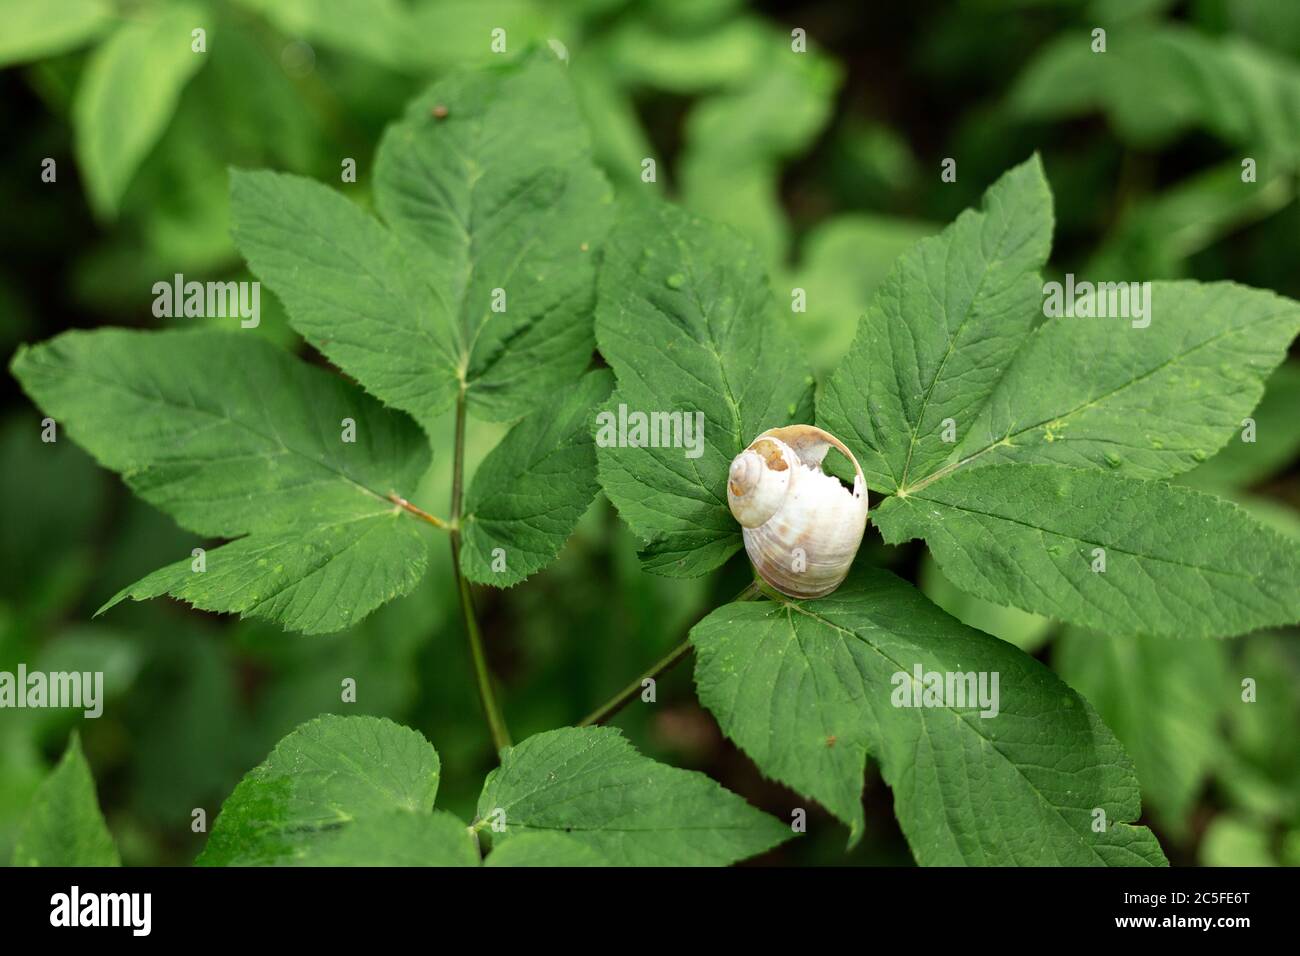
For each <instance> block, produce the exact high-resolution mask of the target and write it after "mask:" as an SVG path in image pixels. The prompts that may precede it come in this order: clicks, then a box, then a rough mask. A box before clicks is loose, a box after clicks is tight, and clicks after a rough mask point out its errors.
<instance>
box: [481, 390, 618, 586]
mask: <svg viewBox="0 0 1300 956" xmlns="http://www.w3.org/2000/svg"><path fill="white" fill-rule="evenodd" d="M613 386H614V377H613V376H612V375H611V374H610V373H609V372H608V371H606V370H600V371H595V372H591V373H589V374H587V375H585V376H583V378H582V379H581V380H580V381H579V382H578V384H577V385H576V386H574V387H573V388H570V389H566V390H565V391H563V392H561V393H560V394H559V395H558V396H557V397H556V399H554V400H552V401H550V402H547V403H546V404H545V405H544V406H543V407H542V408H540V409H538V410H537V411H536V412H534V413H533V414H531V415H529V416H528V417H527V418H525V419H523V420H522V421H521V422H519V424H517V425H515V426H514V428H512V429H511V430H510V432H509V433H508V434H507V435H506V437H505V438H503V439H502V440H501V444H499V445H498V446H497V447H496V448H494V449H492V451H491V452H490V453H489V454H488V456H487V458H485V459H484V460H483V463H482V464H481V465H479V467H478V470H477V471H476V472H475V473H474V481H473V482H472V483H471V484H470V487H469V492H468V494H467V495H466V496H465V509H464V513H463V514H462V516H461V534H462V540H463V542H464V543H463V546H462V549H461V556H460V564H461V569H462V570H463V571H464V572H465V576H466V577H467V578H469V579H470V580H472V581H478V582H479V583H481V584H494V585H496V586H497V587H510V586H512V585H515V584H518V583H519V582H520V581H522V580H524V579H525V578H526V577H528V576H529V575H530V574H533V573H534V572H535V571H538V570H540V569H541V568H543V567H545V566H546V565H547V564H550V563H551V561H553V560H554V559H555V556H556V555H557V554H558V553H559V551H560V548H561V547H563V546H564V542H565V541H566V540H567V539H568V537H569V535H570V534H571V533H572V532H573V529H574V526H575V525H577V523H578V519H579V518H581V517H582V514H583V512H584V511H586V510H587V508H588V507H589V506H590V505H591V501H592V499H593V498H595V497H596V491H597V487H598V486H597V484H596V449H595V445H594V443H593V441H592V436H591V423H592V419H593V418H594V416H595V413H596V406H597V405H598V404H600V403H602V402H604V401H605V399H606V398H608V397H609V392H610V389H611V388H613ZM498 557H499V558H500V559H501V560H500V562H498V561H497V558H498ZM497 568H501V570H497Z"/></svg>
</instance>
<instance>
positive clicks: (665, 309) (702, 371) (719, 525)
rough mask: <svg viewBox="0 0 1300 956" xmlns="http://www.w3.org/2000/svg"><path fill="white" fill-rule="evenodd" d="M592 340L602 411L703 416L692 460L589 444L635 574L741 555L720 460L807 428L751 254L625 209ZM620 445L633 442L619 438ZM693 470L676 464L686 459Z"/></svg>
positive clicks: (805, 388)
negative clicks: (764, 438)
mask: <svg viewBox="0 0 1300 956" xmlns="http://www.w3.org/2000/svg"><path fill="white" fill-rule="evenodd" d="M596 335H597V338H598V339H599V343H600V351H601V354H602V355H603V356H604V357H605V358H606V360H607V361H608V362H609V364H610V365H611V366H612V367H613V369H614V373H615V375H616V377H617V379H618V389H617V391H616V392H615V393H614V395H613V397H612V398H611V399H610V400H609V404H608V405H607V406H606V409H607V410H609V411H610V412H611V413H612V414H614V415H615V416H616V417H620V416H619V413H620V406H623V407H625V410H626V412H627V413H628V414H643V415H646V416H649V415H651V414H652V413H660V414H667V415H674V414H676V415H679V416H683V417H684V418H689V419H690V421H691V422H694V421H695V416H696V413H701V414H702V415H703V440H702V443H701V444H700V446H699V447H698V448H697V449H694V450H693V449H689V448H683V447H664V446H665V445H669V446H670V445H671V444H672V442H671V440H666V441H665V440H664V436H660V440H659V442H658V444H659V447H632V446H631V445H630V442H625V443H623V444H620V443H619V442H618V441H615V442H612V443H609V445H608V447H606V446H605V445H604V444H602V443H598V445H600V447H598V449H597V459H598V461H599V473H600V484H601V487H602V488H603V489H604V490H605V493H606V495H608V496H609V499H610V500H611V501H612V502H613V503H614V505H615V507H617V508H618V511H619V514H620V515H621V516H622V517H623V520H625V521H626V522H627V523H628V525H629V526H631V528H632V530H633V531H634V532H635V533H636V534H637V535H638V536H640V537H641V538H642V539H643V540H645V541H646V542H647V545H646V547H645V549H644V550H643V551H642V561H643V563H644V565H645V567H646V568H647V569H649V570H651V571H655V572H658V573H660V574H667V575H672V576H676V577H691V576H696V575H700V574H704V573H705V572H707V571H711V570H713V569H714V568H716V567H718V566H719V565H721V564H722V563H723V562H724V561H725V560H726V559H727V558H728V557H730V556H731V555H732V554H734V553H735V552H736V550H737V549H738V548H739V547H740V545H741V539H740V527H739V525H737V524H736V521H735V519H734V518H733V517H732V516H731V512H730V511H729V510H728V508H727V497H726V480H727V469H728V468H729V467H730V464H731V460H732V458H734V457H735V456H736V455H737V454H738V453H739V452H740V451H741V449H743V448H744V447H745V446H746V445H748V444H749V443H750V442H751V441H753V439H754V438H755V437H756V436H757V435H758V434H759V433H760V432H763V431H766V430H767V429H769V428H774V427H776V426H778V425H785V424H788V423H789V422H791V421H807V420H808V416H809V411H810V409H809V400H810V398H811V385H812V377H811V375H810V373H809V372H808V369H807V367H806V366H805V365H804V363H803V360H802V358H801V356H800V354H799V349H798V345H797V343H796V341H795V339H794V336H793V334H792V332H791V331H790V330H789V328H788V327H787V326H786V325H785V324H783V323H782V322H781V321H780V320H779V319H778V318H777V316H776V315H775V312H774V308H773V303H772V300H771V296H770V294H769V292H768V286H767V280H766V277H765V276H764V274H763V270H762V267H761V265H760V264H759V263H758V259H757V257H756V256H755V254H754V251H753V249H752V248H751V247H750V246H749V244H748V243H746V242H745V241H744V240H743V239H741V238H740V237H739V236H738V235H737V234H735V233H734V232H732V231H731V230H729V229H727V228H725V227H722V226H716V225H712V224H709V223H707V222H705V221H703V220H701V219H698V218H696V217H694V216H691V215H689V214H687V213H685V212H682V211H681V210H679V209H677V208H675V207H673V206H669V205H667V204H666V203H661V202H646V203H639V204H634V205H629V206H628V207H626V208H625V209H624V210H623V211H622V213H621V215H620V219H619V222H618V224H617V225H616V226H615V228H614V230H613V231H612V232H611V234H610V239H609V243H608V247H607V250H606V258H605V263H604V266H603V268H602V270H601V276H600V292H599V305H598V308H597V317H596ZM618 437H619V438H620V439H624V438H631V439H632V440H635V437H636V436H635V435H632V434H630V433H629V434H625V435H621V436H618ZM696 451H698V453H699V454H698V457H688V452H690V454H691V455H695V454H696Z"/></svg>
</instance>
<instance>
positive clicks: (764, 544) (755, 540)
mask: <svg viewBox="0 0 1300 956" xmlns="http://www.w3.org/2000/svg"><path fill="white" fill-rule="evenodd" d="M831 448H836V449H838V450H839V451H841V452H842V453H843V454H844V456H845V457H846V458H848V460H849V461H850V462H852V463H853V468H854V470H855V472H856V475H855V477H854V481H853V490H852V491H850V490H849V489H847V488H845V487H844V486H843V485H842V484H840V482H839V479H837V478H835V477H834V476H832V475H828V474H826V473H825V472H823V471H822V460H823V459H824V458H825V457H826V453H827V452H828V451H829V450H830V449H831ZM727 504H728V505H729V506H730V508H731V513H732V514H733V515H734V516H735V518H736V520H737V521H739V522H740V525H741V529H742V535H743V537H744V539H745V551H746V553H747V554H748V555H749V560H750V561H751V562H753V565H754V569H755V570H756V571H757V572H758V573H759V576H760V577H762V578H763V580H764V581H766V582H767V583H768V584H770V585H772V587H774V588H776V589H777V590H778V591H780V592H781V593H782V594H786V595H789V596H790V597H793V598H816V597H823V596H825V595H827V594H829V593H831V592H832V591H834V590H835V589H836V588H837V587H839V585H840V583H841V582H842V581H843V580H844V578H845V576H847V575H848V573H849V568H850V567H851V566H852V564H853V559H854V557H855V556H856V555H857V553H858V547H859V546H860V545H861V544H862V535H863V533H864V532H865V531H866V527H867V488H866V479H865V478H864V476H863V474H862V467H861V466H860V465H859V464H858V461H857V459H856V458H854V457H853V453H852V452H850V451H849V450H848V448H847V447H845V445H844V443H843V442H841V441H840V440H839V439H838V438H836V437H835V436H834V435H832V434H830V433H829V432H827V431H823V430H822V429H820V428H817V427H815V426H813V425H790V426H788V427H786V428H772V429H769V430H768V431H765V432H763V434H761V435H759V436H758V437H757V438H755V439H754V441H753V442H752V443H751V444H750V445H749V447H748V448H746V449H745V450H744V451H742V452H741V453H740V454H739V455H737V456H736V457H735V458H734V459H733V460H732V462H731V469H730V472H729V473H728V476H727Z"/></svg>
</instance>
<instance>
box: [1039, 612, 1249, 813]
mask: <svg viewBox="0 0 1300 956" xmlns="http://www.w3.org/2000/svg"><path fill="white" fill-rule="evenodd" d="M1052 663H1053V666H1054V667H1055V669H1056V671H1057V673H1059V674H1060V675H1061V677H1062V679H1063V680H1065V681H1066V682H1067V683H1068V684H1069V685H1070V686H1071V687H1073V688H1074V689H1075V690H1077V691H1078V692H1079V693H1080V694H1083V695H1084V696H1085V697H1086V698H1087V699H1088V701H1089V702H1090V703H1092V705H1093V706H1094V707H1096V708H1097V712H1098V713H1099V714H1101V717H1102V719H1103V720H1105V721H1106V726H1107V727H1109V728H1111V730H1113V731H1114V732H1115V736H1116V737H1118V738H1119V739H1120V742H1121V743H1123V744H1124V748H1125V749H1126V750H1127V751H1128V752H1129V753H1130V754H1131V755H1132V757H1133V763H1134V764H1135V766H1136V767H1137V775H1138V780H1139V781H1141V784H1142V795H1143V797H1144V798H1145V800H1146V802H1147V804H1148V805H1149V806H1150V807H1151V809H1152V810H1154V811H1155V813H1156V814H1157V815H1158V817H1159V819H1160V820H1161V822H1162V825H1163V826H1164V828H1165V829H1167V830H1169V831H1171V832H1173V833H1175V834H1182V833H1185V832H1186V829H1187V825H1188V823H1189V822H1190V821H1188V820H1187V814H1188V812H1189V811H1190V810H1191V808H1192V807H1193V805H1194V802H1195V800H1196V798H1197V797H1198V796H1199V794H1200V791H1201V788H1202V786H1204V784H1205V780H1206V777H1207V776H1208V775H1209V773H1210V771H1211V769H1213V767H1214V765H1215V762H1216V757H1217V756H1218V751H1219V725H1220V723H1221V721H1222V720H1223V717H1224V712H1225V710H1226V705H1227V703H1228V702H1229V701H1230V700H1231V699H1232V697H1233V696H1234V695H1233V687H1232V681H1231V680H1230V679H1229V676H1228V670H1227V657H1226V654H1225V653H1224V646H1223V645H1222V644H1220V643H1219V642H1218V641H1183V640H1178V639H1176V638H1163V637H1147V636H1145V635H1133V636H1125V637H1111V636H1107V635H1104V634H1093V633H1089V632H1086V631H1079V630H1073V629H1071V630H1068V631H1066V633H1065V634H1063V635H1062V636H1061V637H1060V638H1059V639H1058V640H1057V642H1056V645H1055V647H1054V650H1053V655H1052Z"/></svg>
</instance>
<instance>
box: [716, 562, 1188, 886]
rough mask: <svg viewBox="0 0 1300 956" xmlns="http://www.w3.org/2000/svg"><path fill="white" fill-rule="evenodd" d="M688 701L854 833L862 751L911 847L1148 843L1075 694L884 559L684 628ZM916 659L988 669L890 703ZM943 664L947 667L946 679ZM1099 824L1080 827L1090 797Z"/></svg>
mask: <svg viewBox="0 0 1300 956" xmlns="http://www.w3.org/2000/svg"><path fill="white" fill-rule="evenodd" d="M691 641H692V643H693V644H694V645H695V648H696V650H697V652H698V658H697V661H696V670H695V681H696V686H697V688H698V691H699V696H700V701H701V702H702V703H703V704H704V705H705V706H706V707H707V708H708V709H709V710H710V711H712V713H713V715H714V716H715V717H716V718H717V719H718V723H719V724H720V725H721V727H722V730H723V732H724V733H725V734H726V735H727V736H728V737H730V738H731V739H732V740H733V741H735V742H736V744H737V745H739V746H740V748H741V749H742V750H744V751H745V752H746V753H747V754H748V755H749V756H750V757H751V758H752V759H753V760H754V762H755V763H756V764H757V765H758V767H759V769H760V770H762V771H763V772H764V773H765V774H767V775H768V776H769V777H772V778H774V779H776V780H779V781H781V782H782V783H785V784H787V785H789V786H791V787H792V788H794V789H795V790H797V791H799V792H800V793H804V794H807V795H809V796H811V797H813V798H814V799H816V800H817V801H818V802H820V803H821V804H822V805H823V806H825V807H826V808H827V809H828V810H830V811H831V812H832V813H833V814H835V815H836V816H837V817H839V818H840V819H841V820H844V821H845V822H846V823H848V824H849V826H850V829H851V833H852V837H853V839H857V838H858V837H859V836H860V835H861V831H862V826H863V813H862V778H863V770H864V767H865V763H866V757H867V755H868V754H871V755H872V756H874V757H875V758H876V759H877V760H878V761H879V762H880V768H881V773H882V774H883V775H884V778H885V782H886V783H887V784H889V786H890V788H891V789H892V790H893V792H894V810H895V813H896V815H897V817H898V820H899V823H900V825H901V826H902V829H903V833H904V834H905V835H906V837H907V840H908V843H909V845H910V846H911V848H912V853H913V855H914V856H915V858H916V861H917V862H918V863H920V864H921V865H923V866H941V865H989V864H997V865H1046V864H1057V865H1067V866H1086V865H1109V866H1119V865H1143V864H1162V863H1164V862H1165V860H1164V855H1163V853H1162V852H1161V851H1160V847H1159V845H1158V844H1157V843H1156V840H1155V838H1154V837H1153V836H1152V834H1151V833H1150V831H1148V830H1147V829H1145V828H1144V827H1137V826H1133V825H1132V824H1130V823H1128V822H1127V821H1131V820H1135V819H1137V817H1138V815H1139V812H1140V809H1141V808H1140V803H1139V798H1138V787H1137V780H1136V778H1135V777H1134V775H1133V770H1132V765H1131V763H1130V761H1129V759H1128V757H1127V755H1125V753H1124V751H1123V749H1122V748H1121V747H1120V745H1119V743H1118V742H1117V741H1116V740H1115V738H1114V737H1113V736H1111V734H1110V732H1109V731H1108V730H1107V729H1106V727H1105V726H1104V725H1103V724H1102V723H1101V721H1100V719H1099V718H1098V717H1097V715H1096V713H1095V712H1094V711H1093V710H1092V708H1091V707H1090V706H1089V705H1088V703H1087V701H1085V700H1084V699H1083V698H1082V697H1080V696H1079V695H1078V694H1076V693H1074V692H1073V691H1072V690H1070V689H1069V688H1068V687H1067V686H1066V685H1065V684H1063V683H1062V682H1060V681H1059V680H1057V679H1056V677H1054V676H1053V675H1052V674H1051V672H1050V671H1048V670H1047V669H1046V668H1045V667H1043V666H1042V665H1041V664H1039V663H1038V662H1037V661H1035V660H1034V659H1033V658H1031V657H1029V656H1027V655H1026V654H1023V653H1022V652H1020V651H1019V650H1017V649H1016V648H1014V647H1012V646H1011V645H1010V644H1007V643H1005V642H1003V641H999V640H997V639H996V638H993V637H990V636H989V635H987V634H983V633H981V632H979V631H976V630H973V629H971V628H968V627H965V626H963V625H962V624H960V623H959V622H958V621H956V620H954V619H953V618H950V617H949V616H948V615H946V614H944V613H943V612H942V611H940V610H939V609H938V608H936V607H934V606H933V605H932V604H930V603H929V602H928V601H926V600H925V599H924V597H922V596H921V594H920V592H919V591H917V590H915V589H914V588H912V587H910V586H908V585H907V584H905V583H904V582H902V581H900V580H899V579H898V578H895V577H894V576H893V575H891V574H888V573H887V572H884V571H879V570H874V569H859V570H857V571H855V572H854V573H853V574H851V575H850V577H849V579H848V580H847V581H846V582H845V583H844V584H843V585H841V586H840V588H839V589H838V590H837V591H835V592H834V593H833V594H831V595H829V596H827V597H825V598H821V599H819V600H816V601H808V602H792V601H786V600H782V601H780V602H777V603H773V602H768V601H758V602H738V603H734V604H728V605H726V606H724V607H721V608H719V609H718V610H716V611H714V612H713V613H712V614H710V615H709V616H708V617H707V618H705V619H704V620H703V621H701V622H700V623H699V624H697V625H696V626H695V627H694V628H693V629H692V631H691ZM916 668H920V669H921V671H922V673H923V674H927V675H928V674H930V673H938V674H940V675H942V676H943V679H944V680H945V681H947V680H948V679H949V675H960V674H972V675H974V676H976V677H977V679H978V675H980V674H986V675H988V677H987V678H986V679H987V681H988V682H989V683H987V684H986V690H988V691H991V690H992V683H991V681H992V675H993V674H997V675H998V690H997V694H996V698H994V697H993V695H992V694H989V695H988V697H987V698H986V702H987V700H992V699H996V701H997V707H996V714H994V715H993V716H990V717H984V716H982V714H983V713H991V712H992V710H993V709H994V708H992V707H988V706H985V705H982V704H980V703H979V702H977V701H974V700H969V699H968V700H964V701H958V700H956V699H952V700H948V701H944V702H942V703H944V704H945V706H935V707H905V706H900V704H901V703H902V702H903V701H902V700H901V696H900V695H901V692H902V688H903V687H908V686H913V685H914V686H915V687H916V691H917V693H919V692H920V690H921V686H920V684H919V683H917V682H914V681H913V679H912V678H913V675H914V672H915V669H916ZM953 679H954V680H957V679H958V678H953ZM1098 808H1099V809H1101V810H1104V811H1105V814H1106V821H1107V826H1106V829H1105V831H1104V832H1102V833H1096V832H1094V830H1093V821H1094V812H1093V811H1094V809H1098Z"/></svg>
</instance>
